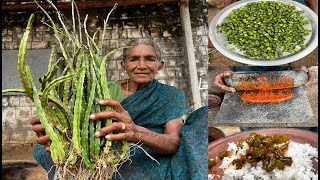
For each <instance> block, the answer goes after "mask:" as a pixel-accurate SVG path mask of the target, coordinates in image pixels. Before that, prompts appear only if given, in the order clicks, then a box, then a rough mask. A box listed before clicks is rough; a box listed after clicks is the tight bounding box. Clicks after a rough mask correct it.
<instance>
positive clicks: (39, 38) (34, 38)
mask: <svg viewBox="0 0 320 180" xmlns="http://www.w3.org/2000/svg"><path fill="white" fill-rule="evenodd" d="M32 41H33V42H39V41H42V32H41V31H33V32H32Z"/></svg>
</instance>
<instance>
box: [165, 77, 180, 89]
mask: <svg viewBox="0 0 320 180" xmlns="http://www.w3.org/2000/svg"><path fill="white" fill-rule="evenodd" d="M167 84H168V85H170V86H174V87H177V88H179V82H178V80H176V79H168V80H167Z"/></svg>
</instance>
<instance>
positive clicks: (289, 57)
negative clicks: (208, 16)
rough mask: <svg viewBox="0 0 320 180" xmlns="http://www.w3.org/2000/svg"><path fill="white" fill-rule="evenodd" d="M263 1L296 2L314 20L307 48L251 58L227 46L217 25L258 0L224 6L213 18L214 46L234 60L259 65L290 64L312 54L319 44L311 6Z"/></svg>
mask: <svg viewBox="0 0 320 180" xmlns="http://www.w3.org/2000/svg"><path fill="white" fill-rule="evenodd" d="M260 1H262V0H260ZM263 1H280V2H283V3H289V4H294V5H295V6H296V9H297V10H303V11H304V13H303V14H302V15H303V16H305V17H306V18H307V19H309V20H311V21H312V22H311V24H309V25H308V26H307V29H309V30H313V32H312V33H310V34H309V35H308V36H307V37H306V41H305V45H306V48H305V49H303V50H301V51H299V52H296V53H292V54H286V55H284V56H283V57H282V58H278V59H275V60H263V59H249V58H247V57H245V56H244V55H243V53H242V52H240V50H239V49H237V48H235V50H234V51H231V50H230V48H233V46H234V45H228V46H226V45H225V42H226V40H227V38H226V36H225V35H224V34H223V33H218V31H217V28H216V27H217V25H218V24H221V23H223V22H224V21H225V19H226V18H227V17H228V16H229V14H230V13H231V11H232V10H234V9H239V8H240V7H242V6H245V5H247V4H248V3H250V2H257V0H241V1H238V2H235V3H232V4H230V5H229V6H226V7H225V8H223V9H222V10H221V11H219V12H218V13H217V14H216V15H215V16H214V17H213V19H212V20H211V22H210V25H209V38H210V40H211V42H212V44H213V45H214V47H215V48H216V49H217V50H218V51H219V52H220V53H221V54H223V55H224V56H226V57H228V58H230V59H232V60H234V61H237V62H240V63H244V64H250V65H258V66H276V65H283V64H288V63H291V62H294V61H297V60H299V59H301V58H303V57H305V56H307V55H308V54H310V53H311V52H312V51H313V50H314V49H315V48H316V47H317V46H318V16H317V14H316V13H314V12H313V11H312V10H311V9H310V8H309V7H307V6H305V5H303V4H301V3H298V2H295V1H292V0H263Z"/></svg>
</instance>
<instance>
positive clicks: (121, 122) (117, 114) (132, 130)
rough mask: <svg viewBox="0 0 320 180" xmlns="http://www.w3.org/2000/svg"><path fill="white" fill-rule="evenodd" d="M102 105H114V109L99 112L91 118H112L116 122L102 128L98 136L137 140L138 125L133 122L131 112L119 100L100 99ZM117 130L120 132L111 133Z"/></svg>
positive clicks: (97, 133) (110, 138)
mask: <svg viewBox="0 0 320 180" xmlns="http://www.w3.org/2000/svg"><path fill="white" fill-rule="evenodd" d="M99 104H100V105H104V106H106V105H108V106H113V107H114V110H113V111H104V112H98V113H95V114H91V115H90V119H92V120H98V119H105V118H111V119H113V120H115V121H116V122H113V123H112V124H110V125H108V126H106V127H103V128H101V129H100V130H99V131H97V132H96V133H95V135H96V137H101V136H106V139H108V140H127V141H131V142H137V141H138V139H137V137H136V132H137V127H136V125H135V124H134V123H133V121H132V119H131V117H130V115H129V113H128V112H127V111H126V110H125V109H124V108H123V107H122V106H121V105H120V103H119V102H118V101H115V100H111V99H107V100H100V101H99ZM114 131H117V132H118V134H109V133H111V132H114Z"/></svg>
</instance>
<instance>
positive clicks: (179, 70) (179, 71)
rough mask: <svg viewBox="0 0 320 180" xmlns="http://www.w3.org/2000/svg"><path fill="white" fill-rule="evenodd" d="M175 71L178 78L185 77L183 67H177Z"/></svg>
mask: <svg viewBox="0 0 320 180" xmlns="http://www.w3.org/2000/svg"><path fill="white" fill-rule="evenodd" d="M175 71H176V74H175V75H176V77H177V78H183V75H184V73H183V70H182V69H181V68H178V67H176V68H175Z"/></svg>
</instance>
